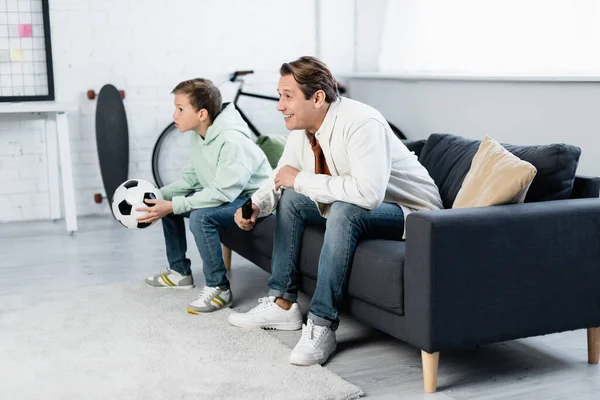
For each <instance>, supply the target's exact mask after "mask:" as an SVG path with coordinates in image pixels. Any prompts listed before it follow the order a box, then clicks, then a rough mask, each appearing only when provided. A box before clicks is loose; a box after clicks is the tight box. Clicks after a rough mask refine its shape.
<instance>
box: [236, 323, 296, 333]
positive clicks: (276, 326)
mask: <svg viewBox="0 0 600 400" xmlns="http://www.w3.org/2000/svg"><path fill="white" fill-rule="evenodd" d="M229 323H230V324H231V325H233V326H237V327H239V328H260V329H264V330H276V331H297V330H300V329H302V321H300V322H298V323H294V322H286V323H271V324H256V325H253V324H245V323H243V322H242V323H233V322H231V321H229Z"/></svg>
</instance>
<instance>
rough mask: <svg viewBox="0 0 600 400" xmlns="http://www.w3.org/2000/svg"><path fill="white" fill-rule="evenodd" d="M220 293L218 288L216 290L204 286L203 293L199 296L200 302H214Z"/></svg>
mask: <svg viewBox="0 0 600 400" xmlns="http://www.w3.org/2000/svg"><path fill="white" fill-rule="evenodd" d="M218 291H219V288H218V287H217V288H214V287H209V286H204V287H203V288H202V291H201V292H200V295H199V296H198V300H201V301H203V302H204V303H206V302H207V301H210V300H212V298H213V297H214V296H215V295H216V294H217V292H218Z"/></svg>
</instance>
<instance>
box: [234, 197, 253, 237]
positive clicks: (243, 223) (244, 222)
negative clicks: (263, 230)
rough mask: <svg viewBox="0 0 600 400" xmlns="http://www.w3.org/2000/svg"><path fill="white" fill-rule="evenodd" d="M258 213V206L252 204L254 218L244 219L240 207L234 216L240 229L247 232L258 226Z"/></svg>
mask: <svg viewBox="0 0 600 400" xmlns="http://www.w3.org/2000/svg"><path fill="white" fill-rule="evenodd" d="M258 213H259V210H258V206H257V205H256V204H254V203H252V216H251V217H250V219H245V218H244V217H242V207H240V208H238V209H237V210H236V212H235V214H234V215H233V220H234V221H235V223H236V224H237V226H239V227H240V229H243V230H245V231H251V230H252V229H253V228H254V225H256V218H258Z"/></svg>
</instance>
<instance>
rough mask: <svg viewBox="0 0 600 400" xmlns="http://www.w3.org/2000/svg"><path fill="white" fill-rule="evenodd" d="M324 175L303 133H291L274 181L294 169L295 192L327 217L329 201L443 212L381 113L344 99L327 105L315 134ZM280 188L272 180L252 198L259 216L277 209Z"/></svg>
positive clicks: (415, 162)
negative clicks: (282, 170)
mask: <svg viewBox="0 0 600 400" xmlns="http://www.w3.org/2000/svg"><path fill="white" fill-rule="evenodd" d="M315 137H316V138H317V140H318V141H319V144H320V146H321V149H322V150H323V155H324V156H325V160H326V161H327V167H328V168H329V171H330V172H331V176H329V175H321V174H319V175H317V174H315V156H314V153H313V151H312V149H311V145H310V143H309V140H308V138H307V136H306V132H305V131H303V130H296V131H292V132H291V133H290V135H289V137H288V140H287V143H286V145H285V149H284V151H283V155H282V156H281V158H280V160H279V162H278V164H277V168H276V169H275V171H274V172H273V177H274V176H275V175H276V174H277V172H278V171H279V169H280V168H281V167H283V166H285V165H290V166H292V167H295V168H298V169H299V170H300V171H301V172H300V173H299V174H298V175H297V176H296V181H295V183H294V188H293V189H294V190H295V191H296V192H298V193H302V194H304V195H305V196H307V197H309V198H310V199H311V200H313V201H314V202H315V204H316V205H317V207H318V208H319V211H320V213H321V215H323V216H324V217H327V214H328V212H329V208H330V205H331V203H333V202H335V201H343V202H346V203H351V204H355V205H357V206H360V207H363V208H366V209H369V210H373V209H375V208H377V207H379V205H381V203H382V202H387V203H396V204H398V205H399V206H400V207H401V208H402V210H403V211H404V214H405V217H406V215H407V214H408V213H410V212H411V211H421V210H436V209H440V208H442V207H443V206H442V200H441V198H440V194H439V190H438V188H437V186H436V185H435V183H434V182H433V179H432V178H431V177H430V176H429V173H428V172H427V170H426V169H425V167H423V166H422V165H421V164H420V163H419V161H418V160H417V157H416V156H415V154H414V153H413V152H411V151H410V150H408V148H407V147H406V146H405V145H404V143H402V142H401V141H400V140H399V139H398V138H397V137H396V136H395V135H394V133H393V132H392V130H391V128H390V127H389V125H388V123H387V122H386V120H385V119H384V118H383V116H382V115H381V113H380V112H379V111H377V110H375V109H374V108H372V107H370V106H368V105H366V104H363V103H360V102H358V101H355V100H351V99H348V98H343V97H342V98H341V99H339V100H337V101H336V102H334V103H332V104H331V105H330V106H329V110H328V111H327V115H326V116H325V120H324V121H323V123H322V124H321V127H320V128H319V130H318V131H317V132H316V133H315ZM281 193H282V190H281V189H279V190H275V183H274V182H273V179H269V180H268V181H267V182H265V183H264V184H263V185H262V186H261V187H260V188H259V189H258V190H257V191H256V192H255V193H254V195H253V196H252V202H253V203H255V204H256V205H257V206H258V208H259V210H260V214H259V217H264V216H266V215H269V214H270V213H271V212H272V211H273V210H274V209H275V208H276V206H277V202H278V201H279V198H280V197H281Z"/></svg>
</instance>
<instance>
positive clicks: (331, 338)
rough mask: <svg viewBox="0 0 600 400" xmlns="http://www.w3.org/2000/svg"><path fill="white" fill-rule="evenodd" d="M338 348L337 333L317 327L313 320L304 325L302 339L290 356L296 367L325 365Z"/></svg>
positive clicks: (326, 328) (327, 328)
mask: <svg viewBox="0 0 600 400" xmlns="http://www.w3.org/2000/svg"><path fill="white" fill-rule="evenodd" d="M336 348H337V342H336V340H335V331H333V330H331V328H329V327H327V326H319V325H315V324H314V323H313V321H312V320H311V319H309V320H308V321H307V322H306V325H302V337H301V338H300V341H299V342H298V344H297V345H296V347H294V350H292V354H290V363H292V364H295V365H313V364H323V363H324V362H325V361H327V359H328V358H329V356H331V355H332V354H333V353H334V352H335V349H336Z"/></svg>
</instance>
